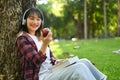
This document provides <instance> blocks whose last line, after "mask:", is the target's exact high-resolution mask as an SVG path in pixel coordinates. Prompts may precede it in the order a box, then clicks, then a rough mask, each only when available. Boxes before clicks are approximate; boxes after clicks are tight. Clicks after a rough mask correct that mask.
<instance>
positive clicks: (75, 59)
mask: <svg viewBox="0 0 120 80" xmlns="http://www.w3.org/2000/svg"><path fill="white" fill-rule="evenodd" d="M78 61H79V58H78V57H77V56H75V57H71V58H68V59H66V60H64V61H62V62H60V63H58V64H55V65H53V66H52V67H51V68H50V70H52V71H55V70H58V69H62V68H65V67H67V66H70V65H72V64H74V63H76V62H78Z"/></svg>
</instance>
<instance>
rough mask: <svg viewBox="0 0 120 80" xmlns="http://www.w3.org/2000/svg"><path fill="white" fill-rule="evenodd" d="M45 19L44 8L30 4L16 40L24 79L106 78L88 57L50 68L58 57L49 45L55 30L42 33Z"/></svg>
mask: <svg viewBox="0 0 120 80" xmlns="http://www.w3.org/2000/svg"><path fill="white" fill-rule="evenodd" d="M43 23H44V17H43V14H42V12H41V10H39V9H36V8H29V9H27V10H26V11H25V12H24V14H23V18H22V23H21V26H20V29H19V33H18V35H17V40H16V48H17V54H18V57H19V60H20V64H21V66H22V75H23V80H106V76H105V75H104V74H103V73H102V72H100V71H99V70H98V69H97V68H96V67H95V66H94V65H92V63H91V62H90V61H89V60H88V59H80V61H79V62H78V63H76V64H74V65H71V66H69V67H66V68H64V69H60V70H57V71H54V72H51V71H50V70H49V68H51V67H52V65H53V64H54V59H55V57H54V56H53V54H52V52H51V50H50V48H49V47H48V45H49V43H50V42H51V40H52V32H51V30H49V33H48V35H47V36H46V37H43V33H42V32H41V29H42V26H43ZM56 61H57V60H56ZM56 63H57V62H56Z"/></svg>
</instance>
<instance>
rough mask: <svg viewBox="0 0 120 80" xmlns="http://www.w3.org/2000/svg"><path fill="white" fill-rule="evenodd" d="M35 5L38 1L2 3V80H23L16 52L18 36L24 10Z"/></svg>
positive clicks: (5, 1)
mask: <svg viewBox="0 0 120 80" xmlns="http://www.w3.org/2000/svg"><path fill="white" fill-rule="evenodd" d="M24 1H26V2H24ZM27 3H29V4H27ZM23 5H25V6H23ZM33 5H34V6H36V0H29V1H28V0H1V1H0V80H22V79H21V76H20V72H21V71H20V67H19V62H18V59H17V53H16V50H15V41H16V34H17V31H18V26H19V22H20V21H19V20H20V19H21V16H20V15H21V14H22V10H25V9H26V8H29V7H33ZM22 8H23V9H22Z"/></svg>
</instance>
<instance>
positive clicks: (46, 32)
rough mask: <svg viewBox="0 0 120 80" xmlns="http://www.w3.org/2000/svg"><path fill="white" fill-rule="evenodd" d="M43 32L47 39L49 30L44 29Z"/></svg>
mask: <svg viewBox="0 0 120 80" xmlns="http://www.w3.org/2000/svg"><path fill="white" fill-rule="evenodd" d="M41 31H42V33H43V37H46V36H47V35H48V33H49V28H43V29H42V30H41Z"/></svg>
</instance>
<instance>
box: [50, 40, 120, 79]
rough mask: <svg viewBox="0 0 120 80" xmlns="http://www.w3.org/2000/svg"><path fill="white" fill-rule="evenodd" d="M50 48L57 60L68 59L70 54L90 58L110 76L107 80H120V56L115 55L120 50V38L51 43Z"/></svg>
mask: <svg viewBox="0 0 120 80" xmlns="http://www.w3.org/2000/svg"><path fill="white" fill-rule="evenodd" d="M50 47H51V50H52V51H53V53H54V55H55V56H56V57H57V58H68V57H70V56H67V55H69V54H70V55H71V56H78V57H79V58H88V59H89V60H90V61H92V62H93V63H94V64H95V66H96V67H97V68H98V69H99V70H100V71H102V72H103V73H104V74H106V75H107V76H108V79H107V80H120V54H115V53H113V51H114V50H118V49H120V38H109V39H91V40H78V41H70V40H60V41H59V42H54V41H53V42H51V43H50ZM75 47H77V48H75ZM68 53H69V54H68Z"/></svg>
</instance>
